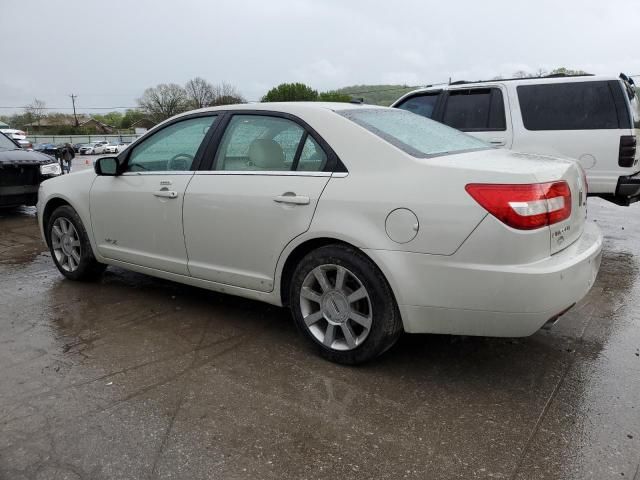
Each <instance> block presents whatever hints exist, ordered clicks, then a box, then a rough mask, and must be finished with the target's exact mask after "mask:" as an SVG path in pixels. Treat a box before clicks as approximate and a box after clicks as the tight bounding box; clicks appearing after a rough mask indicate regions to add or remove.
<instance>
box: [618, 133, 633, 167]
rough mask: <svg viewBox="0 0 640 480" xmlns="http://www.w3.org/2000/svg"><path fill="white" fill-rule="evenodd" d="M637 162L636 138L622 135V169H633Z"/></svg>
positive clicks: (620, 156)
mask: <svg viewBox="0 0 640 480" xmlns="http://www.w3.org/2000/svg"><path fill="white" fill-rule="evenodd" d="M635 161H636V136H635V135H622V136H621V137H620V151H619V154H618V165H619V166H621V167H633V164H634V163H635Z"/></svg>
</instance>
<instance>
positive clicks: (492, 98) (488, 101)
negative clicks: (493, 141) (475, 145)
mask: <svg viewBox="0 0 640 480" xmlns="http://www.w3.org/2000/svg"><path fill="white" fill-rule="evenodd" d="M442 123H444V124H445V125H449V126H450V127H453V128H457V129H458V130H462V131H463V132H483V131H496V130H506V122H505V115H504V99H503V97H502V92H501V91H500V89H499V88H471V89H463V90H451V91H450V92H449V96H448V98H447V101H446V104H445V107H444V115H443V118H442Z"/></svg>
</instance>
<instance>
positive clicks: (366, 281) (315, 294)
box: [289, 245, 402, 365]
mask: <svg viewBox="0 0 640 480" xmlns="http://www.w3.org/2000/svg"><path fill="white" fill-rule="evenodd" d="M289 298H290V304H291V305H290V308H291V310H292V313H293V317H294V319H295V321H296V325H297V326H298V328H299V329H300V331H301V332H302V334H303V335H304V336H305V338H307V339H308V340H309V341H311V342H312V344H313V345H314V346H315V347H316V348H317V349H318V351H319V353H320V355H322V356H323V357H324V358H326V359H328V360H331V361H333V362H337V363H343V364H349V365H355V364H358V363H362V362H366V361H368V360H371V359H372V358H375V357H377V356H378V355H380V354H381V353H383V352H385V351H386V350H388V349H389V348H390V347H391V346H393V344H394V343H395V342H396V341H397V339H398V338H399V336H400V334H401V333H402V324H401V321H400V314H399V312H398V308H397V306H396V303H395V300H394V297H393V292H392V291H391V288H390V287H389V284H388V283H387V281H386V279H385V278H384V276H383V275H382V273H381V272H380V270H378V268H377V267H376V266H375V265H374V264H373V262H371V260H369V259H368V258H367V257H366V256H365V255H363V254H362V253H361V252H359V251H358V250H356V249H354V248H352V247H348V246H343V245H329V246H325V247H321V248H319V249H317V250H314V251H313V252H311V253H309V254H307V255H306V256H305V257H304V258H303V259H302V261H301V262H300V263H299V264H298V266H297V267H296V270H295V272H294V274H293V278H292V282H291V291H290V297H289Z"/></svg>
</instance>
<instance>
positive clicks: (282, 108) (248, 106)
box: [187, 102, 389, 114]
mask: <svg viewBox="0 0 640 480" xmlns="http://www.w3.org/2000/svg"><path fill="white" fill-rule="evenodd" d="M358 108H389V107H381V106H379V105H368V104H365V103H346V102H344V103H343V102H264V103H238V104H234V105H220V106H218V107H207V108H201V109H199V110H192V111H191V112H187V113H193V112H215V111H226V110H268V111H275V112H282V113H292V114H294V113H299V112H301V111H304V110H309V111H310V110H318V109H322V110H331V111H334V112H337V111H342V110H353V109H358Z"/></svg>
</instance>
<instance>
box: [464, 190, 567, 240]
mask: <svg viewBox="0 0 640 480" xmlns="http://www.w3.org/2000/svg"><path fill="white" fill-rule="evenodd" d="M465 189H466V191H467V193H469V195H471V196H472V197H473V198H474V200H475V201H476V202H478V203H479V204H480V205H482V206H483V207H484V208H485V209H486V210H487V211H488V212H489V213H490V214H491V215H493V216H494V217H496V218H497V219H498V220H500V221H501V222H503V223H505V224H506V225H508V226H510V227H512V228H516V229H518V230H534V229H536V228H541V227H545V226H547V225H553V224H554V223H558V222H562V221H563V220H566V219H567V218H569V217H570V216H571V190H570V189H569V185H568V184H567V182H564V181H560V182H548V183H531V184H525V185H522V184H516V185H505V184H490V183H470V184H469V185H467V186H466V187H465Z"/></svg>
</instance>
